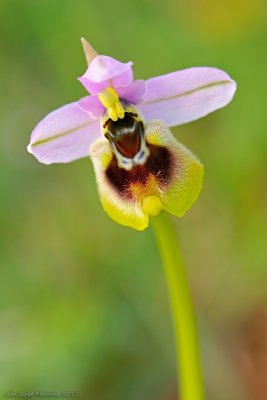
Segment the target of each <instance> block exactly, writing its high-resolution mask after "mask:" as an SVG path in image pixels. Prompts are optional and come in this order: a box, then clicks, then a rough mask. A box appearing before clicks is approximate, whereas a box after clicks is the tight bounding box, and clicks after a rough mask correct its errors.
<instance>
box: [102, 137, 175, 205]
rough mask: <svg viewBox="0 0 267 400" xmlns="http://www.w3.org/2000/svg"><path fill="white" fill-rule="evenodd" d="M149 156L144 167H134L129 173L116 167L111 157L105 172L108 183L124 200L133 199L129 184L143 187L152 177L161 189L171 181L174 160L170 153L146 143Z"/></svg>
mask: <svg viewBox="0 0 267 400" xmlns="http://www.w3.org/2000/svg"><path fill="white" fill-rule="evenodd" d="M147 146H148V148H149V151H150V155H149V157H148V159H147V161H146V163H145V164H144V165H135V166H134V167H133V168H132V169H131V170H130V171H127V170H126V169H124V168H120V167H118V164H117V159H116V156H115V155H113V158H112V160H111V161H110V164H109V166H108V168H107V169H106V171H105V174H106V178H107V179H108V181H109V183H110V184H111V185H112V186H113V187H114V188H115V189H116V190H117V191H118V192H119V193H120V195H122V196H123V197H124V198H128V199H131V198H133V197H134V196H133V193H132V191H131V189H130V186H131V184H136V185H141V186H142V185H143V186H145V184H146V183H147V181H148V179H149V177H151V176H153V177H154V178H155V179H156V181H157V182H158V184H159V186H160V187H161V188H162V189H163V188H164V187H166V186H167V185H168V183H169V182H170V180H171V177H172V173H173V169H174V165H175V162H174V159H173V156H172V154H171V152H170V151H169V150H168V149H167V148H166V147H162V146H157V145H153V144H149V143H147Z"/></svg>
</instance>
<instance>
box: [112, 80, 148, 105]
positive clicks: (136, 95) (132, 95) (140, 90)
mask: <svg viewBox="0 0 267 400" xmlns="http://www.w3.org/2000/svg"><path fill="white" fill-rule="evenodd" d="M116 92H117V93H118V95H119V97H121V98H122V99H126V100H128V101H129V103H132V104H138V103H141V101H142V100H143V98H144V95H145V93H146V82H145V81H144V80H143V79H139V80H137V81H134V82H133V83H131V84H130V85H129V86H127V87H118V88H117V89H116Z"/></svg>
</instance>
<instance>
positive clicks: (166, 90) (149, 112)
mask: <svg viewBox="0 0 267 400" xmlns="http://www.w3.org/2000/svg"><path fill="white" fill-rule="evenodd" d="M146 84H147V92H146V94H145V96H144V99H143V102H142V103H141V104H139V106H138V108H139V109H140V110H141V111H142V113H143V114H144V116H145V118H146V119H147V120H151V119H161V120H163V121H164V122H165V123H166V124H167V125H168V126H175V125H179V124H184V123H186V122H190V121H194V120H196V119H198V118H201V117H204V116H205V115H207V114H209V113H211V112H212V111H215V110H217V109H219V108H222V107H224V106H226V105H227V104H228V103H229V102H230V101H231V100H232V98H233V95H234V93H235V91H236V83H235V82H234V81H233V80H232V79H231V78H230V77H229V75H227V74H226V72H224V71H222V70H220V69H217V68H210V67H195V68H188V69H185V70H182V71H177V72H172V73H170V74H167V75H162V76H157V77H155V78H150V79H148V80H147V81H146Z"/></svg>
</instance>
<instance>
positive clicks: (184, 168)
mask: <svg viewBox="0 0 267 400" xmlns="http://www.w3.org/2000/svg"><path fill="white" fill-rule="evenodd" d="M145 137H146V140H147V142H148V143H151V144H157V145H160V146H165V147H166V148H167V149H168V150H169V152H170V154H171V158H172V163H171V168H172V171H171V177H170V180H169V182H168V183H167V185H166V188H165V190H163V191H162V193H161V201H162V203H163V209H165V210H166V211H168V212H169V213H171V214H173V215H176V216H177V217H182V216H183V215H184V213H185V212H186V211H187V210H188V209H189V208H190V207H191V206H192V205H193V203H194V202H195V201H196V200H197V198H198V195H199V193H200V190H201V188H202V184H203V176H204V168H203V165H202V164H201V162H200V161H199V160H198V158H197V157H196V156H195V155H194V154H193V153H192V152H191V151H190V150H188V149H187V148H186V147H185V146H184V145H182V144H181V143H179V142H178V141H177V140H176V139H175V137H174V136H173V135H172V133H171V131H170V130H169V128H167V127H166V125H165V124H164V123H163V122H162V121H151V122H150V123H148V124H147V127H146V133H145Z"/></svg>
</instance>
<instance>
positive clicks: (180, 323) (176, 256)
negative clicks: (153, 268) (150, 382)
mask: <svg viewBox="0 0 267 400" xmlns="http://www.w3.org/2000/svg"><path fill="white" fill-rule="evenodd" d="M151 221H152V225H153V228H154V232H155V236H156V239H157V243H158V247H159V251H160V254H161V258H162V262H163V265H164V268H165V273H166V278H167V285H168V289H169V297H170V302H171V309H172V316H173V323H174V330H175V339H176V350H177V362H178V370H179V376H178V382H179V383H178V387H179V392H180V399H181V400H204V386H203V380H202V372H201V364H200V353H199V344H198V335H197V328H196V318H195V312H194V308H193V303H192V299H191V295H190V290H189V285H188V281H187V277H186V272H185V269H184V265H183V259H182V255H181V252H180V249H179V246H178V241H177V238H176V234H175V231H174V228H173V226H172V224H171V221H170V220H169V218H168V216H167V214H166V213H165V212H161V213H160V214H159V215H157V216H156V217H152V218H151Z"/></svg>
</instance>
